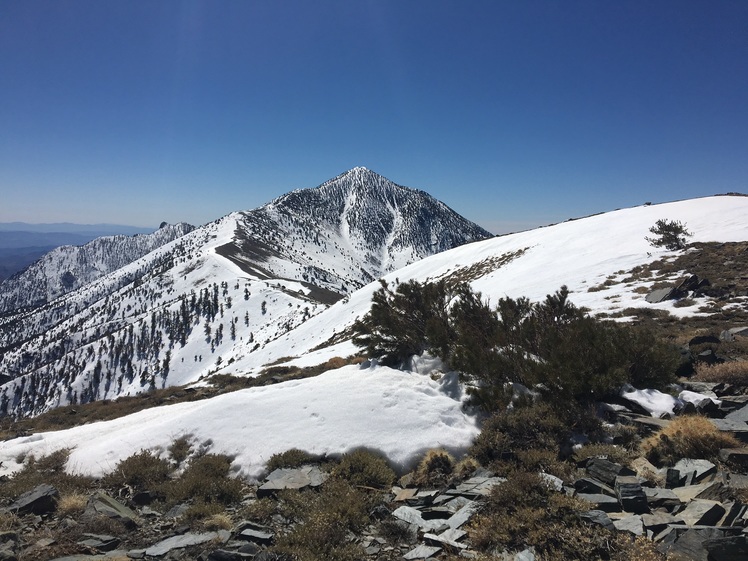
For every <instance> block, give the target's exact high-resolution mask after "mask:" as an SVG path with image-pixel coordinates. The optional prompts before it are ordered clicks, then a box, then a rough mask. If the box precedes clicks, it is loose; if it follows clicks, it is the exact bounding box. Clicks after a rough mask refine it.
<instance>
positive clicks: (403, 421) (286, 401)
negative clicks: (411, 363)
mask: <svg viewBox="0 0 748 561" xmlns="http://www.w3.org/2000/svg"><path fill="white" fill-rule="evenodd" d="M461 406H462V396H461V395H460V393H459V386H457V385H456V384H455V383H454V380H453V378H452V377H450V376H449V375H448V376H445V377H444V378H443V380H442V381H441V382H437V381H434V380H432V379H431V377H430V376H429V375H428V374H419V373H415V372H402V371H398V370H393V369H391V368H387V367H381V366H376V365H374V366H370V367H368V368H361V367H360V366H346V367H343V368H340V369H338V370H332V371H329V372H326V373H324V374H322V375H320V376H318V377H315V378H308V379H304V380H296V381H290V382H285V383H282V384H276V385H272V386H265V387H258V388H251V389H247V390H241V391H237V392H233V393H229V394H224V395H221V396H218V397H215V398H213V399H209V400H204V401H197V402H191V403H180V404H176V405H170V406H165V407H156V408H153V409H149V410H146V411H141V412H139V413H136V414H133V415H129V416H127V417H122V418H119V419H115V420H112V421H105V422H99V423H91V424H88V425H83V426H79V427H75V428H72V429H67V430H62V431H55V432H48V433H39V434H35V435H32V436H29V437H25V438H17V439H15V440H10V441H7V442H4V443H2V446H0V462H2V467H1V468H0V473H11V472H13V471H15V470H17V469H19V468H20V465H19V464H17V462H16V459H18V458H21V457H23V456H24V455H26V454H33V455H36V456H43V455H46V454H48V453H50V452H52V451H55V450H58V449H60V448H71V449H72V454H71V455H70V459H69V462H68V470H69V471H71V472H76V473H82V474H88V475H93V476H100V475H102V474H104V473H106V472H109V471H111V470H112V469H113V468H114V467H115V465H116V464H117V462H119V461H120V460H122V459H124V458H127V457H128V456H130V455H132V454H134V453H136V452H138V451H140V450H154V451H159V452H161V453H164V452H165V451H166V449H167V447H168V446H169V445H170V444H171V443H172V442H173V441H174V440H175V439H176V438H179V437H180V436H184V435H189V436H190V438H191V439H192V441H193V443H194V445H195V447H196V448H199V447H201V446H202V447H204V448H205V449H207V451H209V452H214V453H223V454H229V455H231V456H235V459H234V463H233V466H234V468H235V469H236V471H237V472H239V473H240V474H241V475H243V476H246V477H249V478H256V477H258V476H260V475H261V473H262V472H263V470H264V466H265V463H266V462H267V460H268V459H269V458H270V456H271V455H272V454H275V453H278V452H283V451H285V450H288V449H290V448H300V449H302V450H306V451H308V452H312V453H315V454H340V453H343V452H346V451H350V450H352V449H355V448H358V447H367V448H370V449H375V450H378V451H380V452H382V453H384V454H385V455H386V456H387V457H388V458H389V459H390V460H391V461H392V462H393V463H394V464H395V465H397V466H399V467H400V468H401V469H404V468H406V467H408V466H409V465H410V464H411V463H412V462H414V461H417V460H418V459H419V455H420V454H421V453H422V452H423V451H424V450H426V449H428V448H435V447H443V448H446V449H448V450H452V451H459V450H460V449H464V448H465V447H467V446H468V445H469V444H470V443H471V441H472V440H473V438H474V437H475V436H476V435H477V433H478V429H477V427H476V423H475V419H474V418H473V417H471V416H469V415H467V414H465V413H464V412H463V411H462V407H461Z"/></svg>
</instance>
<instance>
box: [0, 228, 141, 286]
mask: <svg viewBox="0 0 748 561" xmlns="http://www.w3.org/2000/svg"><path fill="white" fill-rule="evenodd" d="M152 231H153V228H138V227H136V226H121V225H117V224H70V223H57V224H29V223H27V222H0V281H2V280H4V279H7V278H8V277H10V276H11V275H12V274H14V273H17V272H19V271H21V270H23V269H24V268H26V267H27V266H29V265H30V264H31V263H33V262H34V261H36V260H37V259H39V258H40V257H41V256H42V255H44V254H45V253H47V252H49V251H52V250H53V249H54V248H56V247H59V246H61V245H83V244H84V243H87V242H90V241H91V240H94V239H96V238H99V237H101V236H113V235H134V234H147V233H150V232H152Z"/></svg>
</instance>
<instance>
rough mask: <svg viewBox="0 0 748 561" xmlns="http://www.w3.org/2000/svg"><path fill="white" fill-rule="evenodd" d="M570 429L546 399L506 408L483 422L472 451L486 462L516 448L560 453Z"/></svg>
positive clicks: (567, 423) (485, 463)
mask: <svg viewBox="0 0 748 561" xmlns="http://www.w3.org/2000/svg"><path fill="white" fill-rule="evenodd" d="M570 432H571V431H570V429H569V422H568V421H567V420H563V419H561V417H560V416H559V413H558V411H556V410H555V409H553V408H552V407H551V406H550V405H548V404H547V403H543V402H539V403H534V404H532V405H529V406H524V407H515V408H514V409H506V410H503V411H500V412H498V413H496V414H495V415H493V416H492V417H490V418H489V419H488V420H487V421H486V422H485V423H484V425H483V430H482V431H481V433H480V434H479V435H478V437H477V438H476V439H475V441H474V442H473V446H472V447H471V449H470V455H471V456H473V457H474V458H475V459H476V460H478V461H479V462H480V463H481V464H482V465H484V466H487V465H489V464H491V463H492V462H495V461H497V460H502V459H506V458H507V457H508V456H510V455H511V454H512V453H514V452H515V451H517V450H527V449H530V448H536V449H545V450H549V451H552V452H555V453H556V454H557V453H558V452H559V449H560V444H561V443H562V442H563V441H565V440H567V439H568V437H569V434H570Z"/></svg>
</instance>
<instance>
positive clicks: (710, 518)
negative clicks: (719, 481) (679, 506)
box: [678, 499, 726, 526]
mask: <svg viewBox="0 0 748 561" xmlns="http://www.w3.org/2000/svg"><path fill="white" fill-rule="evenodd" d="M725 512H726V511H725V507H723V506H722V505H721V504H720V503H718V502H717V501H708V500H705V499H694V500H692V501H691V502H690V503H688V505H687V506H686V508H685V509H683V510H682V511H681V512H679V513H678V517H679V518H681V519H683V521H684V522H685V523H686V524H687V525H688V526H696V525H699V526H714V525H715V524H717V522H719V521H720V520H721V519H722V517H723V516H724V515H725Z"/></svg>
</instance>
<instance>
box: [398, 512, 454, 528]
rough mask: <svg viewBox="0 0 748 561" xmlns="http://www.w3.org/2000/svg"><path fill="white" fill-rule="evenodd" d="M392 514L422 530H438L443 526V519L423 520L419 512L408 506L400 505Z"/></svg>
mask: <svg viewBox="0 0 748 561" xmlns="http://www.w3.org/2000/svg"><path fill="white" fill-rule="evenodd" d="M392 515H393V516H394V517H395V518H399V519H400V520H403V521H405V522H407V523H408V524H415V525H416V526H418V527H419V528H423V529H424V530H439V529H441V528H442V526H444V521H443V520H424V518H423V516H421V512H420V511H419V510H416V509H415V508H413V507H410V506H401V507H399V508H397V509H395V510H394V511H393V513H392Z"/></svg>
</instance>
